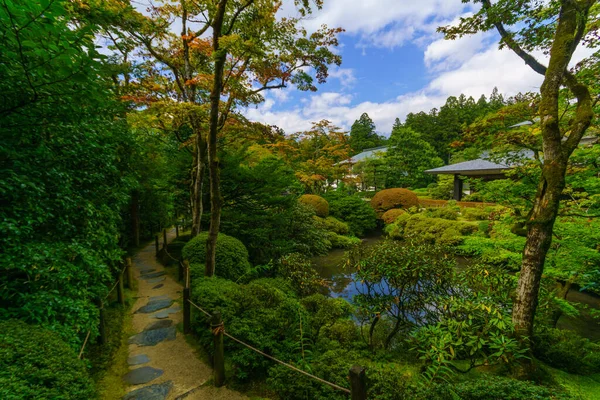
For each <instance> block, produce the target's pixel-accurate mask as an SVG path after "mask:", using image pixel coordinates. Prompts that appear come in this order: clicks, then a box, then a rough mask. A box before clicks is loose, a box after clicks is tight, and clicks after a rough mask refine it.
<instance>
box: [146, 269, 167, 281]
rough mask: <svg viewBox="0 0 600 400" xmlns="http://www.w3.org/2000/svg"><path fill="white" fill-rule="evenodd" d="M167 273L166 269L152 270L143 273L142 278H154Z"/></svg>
mask: <svg viewBox="0 0 600 400" xmlns="http://www.w3.org/2000/svg"><path fill="white" fill-rule="evenodd" d="M166 274H167V273H166V272H165V271H159V272H151V273H149V274H143V275H142V279H146V280H150V279H152V278H158V277H160V276H164V275H166Z"/></svg>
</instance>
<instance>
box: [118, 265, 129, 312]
mask: <svg viewBox="0 0 600 400" xmlns="http://www.w3.org/2000/svg"><path fill="white" fill-rule="evenodd" d="M126 268H127V267H125V269H126ZM124 272H125V270H122V271H121V272H120V273H119V282H118V283H117V298H118V299H119V303H120V304H121V305H122V306H124V305H125V290H124V289H123V276H124Z"/></svg>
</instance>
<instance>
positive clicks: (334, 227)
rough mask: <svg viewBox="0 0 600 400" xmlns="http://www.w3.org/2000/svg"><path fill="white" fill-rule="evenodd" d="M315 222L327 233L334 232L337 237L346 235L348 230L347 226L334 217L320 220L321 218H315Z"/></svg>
mask: <svg viewBox="0 0 600 400" xmlns="http://www.w3.org/2000/svg"><path fill="white" fill-rule="evenodd" d="M314 218H315V221H316V222H317V224H318V225H319V227H321V228H322V229H324V230H326V231H328V232H334V233H337V234H338V235H346V234H347V233H348V232H349V231H350V228H349V227H348V224H347V223H345V222H343V221H340V220H339V219H337V218H334V217H331V216H329V217H327V218H321V217H317V216H315V217H314Z"/></svg>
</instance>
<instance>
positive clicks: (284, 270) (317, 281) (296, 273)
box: [277, 233, 335, 295]
mask: <svg viewBox="0 0 600 400" xmlns="http://www.w3.org/2000/svg"><path fill="white" fill-rule="evenodd" d="M334 235H335V233H334ZM277 273H278V275H280V276H282V277H284V278H285V279H287V280H289V281H290V282H291V284H292V287H293V288H294V290H295V291H296V293H298V294H300V295H307V294H312V293H315V292H316V291H317V290H318V289H319V288H320V287H323V286H325V281H324V280H323V279H322V278H321V277H320V276H319V274H318V273H317V271H315V269H314V268H313V266H312V264H311V262H310V259H309V258H307V257H306V256H304V255H302V254H300V253H292V254H288V255H285V256H283V257H281V258H280V259H279V262H278V263H277Z"/></svg>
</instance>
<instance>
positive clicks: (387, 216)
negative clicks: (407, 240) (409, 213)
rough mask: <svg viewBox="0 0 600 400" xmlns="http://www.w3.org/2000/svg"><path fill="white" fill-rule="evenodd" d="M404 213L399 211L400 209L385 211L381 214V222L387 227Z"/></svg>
mask: <svg viewBox="0 0 600 400" xmlns="http://www.w3.org/2000/svg"><path fill="white" fill-rule="evenodd" d="M405 213H406V211H404V210H402V209H400V208H392V209H391V210H387V211H386V212H384V213H383V215H382V216H381V219H382V220H383V222H385V224H386V225H389V224H391V223H393V222H394V221H396V219H397V218H398V217H399V216H401V215H402V214H405Z"/></svg>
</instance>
